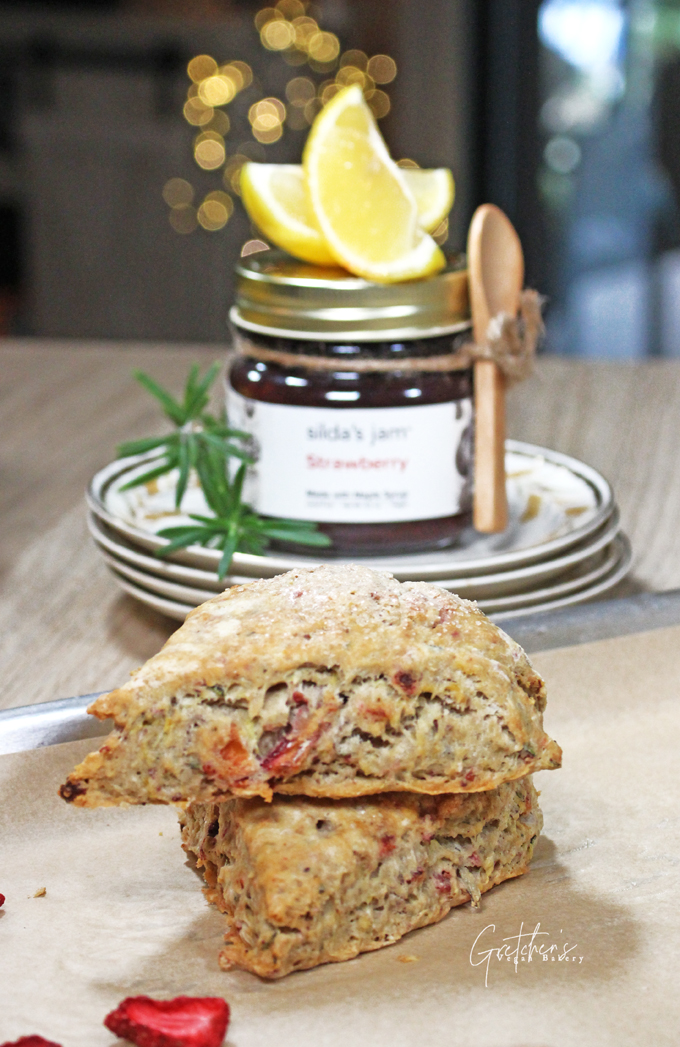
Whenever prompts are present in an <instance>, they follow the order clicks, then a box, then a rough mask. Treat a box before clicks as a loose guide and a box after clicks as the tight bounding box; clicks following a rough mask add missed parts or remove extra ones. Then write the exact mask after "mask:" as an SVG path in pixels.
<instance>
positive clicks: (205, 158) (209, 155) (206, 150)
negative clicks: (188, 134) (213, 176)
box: [194, 131, 227, 171]
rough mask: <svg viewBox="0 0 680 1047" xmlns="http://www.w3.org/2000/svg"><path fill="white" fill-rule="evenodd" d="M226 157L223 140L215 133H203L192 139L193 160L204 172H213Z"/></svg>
mask: <svg viewBox="0 0 680 1047" xmlns="http://www.w3.org/2000/svg"><path fill="white" fill-rule="evenodd" d="M226 156H227V150H226V147H225V144H224V139H223V137H222V135H221V134H218V133H217V131H203V132H202V133H201V134H199V135H196V138H195V139H194V160H195V161H196V163H197V164H198V166H199V167H202V168H203V170H204V171H215V170H216V169H217V168H218V167H221V166H222V164H223V163H224V161H225V159H226Z"/></svg>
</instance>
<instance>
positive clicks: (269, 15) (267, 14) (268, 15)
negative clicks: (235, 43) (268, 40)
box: [253, 7, 286, 33]
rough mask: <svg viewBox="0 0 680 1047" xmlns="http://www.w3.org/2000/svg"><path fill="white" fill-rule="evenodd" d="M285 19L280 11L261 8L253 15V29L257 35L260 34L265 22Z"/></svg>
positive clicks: (273, 8) (272, 8)
mask: <svg viewBox="0 0 680 1047" xmlns="http://www.w3.org/2000/svg"><path fill="white" fill-rule="evenodd" d="M285 17H286V16H285V15H284V14H283V13H282V12H281V11H277V10H276V8H275V7H262V8H260V10H259V11H258V12H257V14H256V15H255V18H254V19H253V21H254V22H255V28H256V29H257V31H258V33H261V32H262V29H263V28H264V26H265V25H266V24H267V22H271V21H273V20H274V19H276V18H281V19H284V18H285Z"/></svg>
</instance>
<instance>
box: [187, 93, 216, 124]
mask: <svg viewBox="0 0 680 1047" xmlns="http://www.w3.org/2000/svg"><path fill="white" fill-rule="evenodd" d="M183 113H184V119H185V120H186V121H187V123H189V124H191V125H192V126H193V127H203V126H204V125H205V124H209V123H210V121H211V120H212V118H213V116H214V114H215V110H214V109H213V108H212V106H209V105H206V104H205V103H204V102H202V101H201V99H200V98H189V99H187V101H186V102H185V103H184V109H183Z"/></svg>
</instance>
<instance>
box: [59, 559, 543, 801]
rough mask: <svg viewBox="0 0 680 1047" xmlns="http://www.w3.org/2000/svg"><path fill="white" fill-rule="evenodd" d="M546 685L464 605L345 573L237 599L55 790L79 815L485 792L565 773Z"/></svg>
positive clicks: (131, 693)
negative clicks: (107, 808)
mask: <svg viewBox="0 0 680 1047" xmlns="http://www.w3.org/2000/svg"><path fill="white" fill-rule="evenodd" d="M544 707H545V687H544V684H543V681H542V680H541V678H540V676H539V675H538V674H537V673H536V672H535V671H534V669H533V667H532V666H531V663H530V662H529V660H528V658H527V657H526V655H525V654H524V652H523V651H522V649H521V648H520V647H519V646H518V645H517V644H516V643H514V641H512V640H511V639H510V638H509V637H508V636H506V635H505V633H503V632H502V631H501V630H500V629H499V628H498V627H497V626H495V625H494V624H493V623H492V622H491V621H489V619H488V618H487V617H486V616H485V615H484V614H482V612H481V611H479V610H478V608H477V607H476V606H475V604H472V603H469V602H468V601H466V600H461V599H459V598H458V597H456V596H454V595H452V594H451V593H449V592H447V591H445V590H444V589H440V588H438V587H437V586H434V585H428V584H426V583H423V582H405V583H400V582H398V581H396V580H395V579H394V578H393V577H392V576H391V575H388V574H386V573H383V572H378V571H373V570H369V569H368V568H365V567H360V566H355V565H347V566H345V565H342V566H340V565H329V566H322V567H318V568H315V569H312V570H296V571H291V572H289V573H288V574H284V575H279V576H277V577H275V578H271V579H265V580H261V581H255V582H252V583H250V584H248V585H240V586H236V587H234V588H232V589H228V590H227V591H226V592H224V593H221V594H220V595H218V596H216V597H214V598H213V599H211V600H208V601H207V602H206V603H204V604H202V605H201V606H200V607H198V608H196V610H195V611H193V612H192V613H191V614H190V615H189V616H188V618H187V620H186V622H185V624H184V625H183V626H182V627H181V628H180V629H178V630H177V632H176V633H175V634H174V635H173V636H171V637H170V639H169V640H168V642H167V643H166V644H165V646H164V647H163V649H162V650H161V651H160V652H159V653H158V654H157V655H155V657H153V658H151V659H150V661H148V662H147V663H146V665H144V666H143V667H142V668H141V669H139V670H138V671H137V672H136V673H135V674H133V676H132V678H131V679H130V681H129V682H127V683H126V684H124V685H123V686H122V687H120V688H118V690H115V691H112V692H111V693H110V694H107V695H105V696H103V697H102V698H99V699H98V700H97V701H96V702H95V703H94V704H93V705H92V706H91V707H90V712H92V713H94V715H95V716H98V717H100V718H101V719H105V718H107V717H112V718H113V720H114V721H115V725H116V726H115V730H114V731H113V733H112V734H110V735H109V737H108V738H107V739H106V742H105V743H104V745H103V746H102V748H101V749H100V750H99V751H98V752H95V753H92V754H90V755H89V756H88V757H87V758H86V759H85V761H84V762H83V763H82V764H80V766H79V767H77V768H76V770H75V771H74V772H73V773H72V774H71V775H70V776H69V778H68V780H67V782H66V783H65V784H64V785H63V786H62V788H61V795H62V796H63V798H64V799H66V800H68V801H70V802H73V803H75V804H77V805H78V806H82V807H96V806H101V805H111V804H119V803H148V802H151V803H181V802H186V801H192V800H200V801H212V800H220V799H226V798H228V797H230V796H257V795H259V796H262V797H264V798H266V799H269V798H271V796H272V792H273V791H275V792H286V793H295V794H305V795H308V796H329V797H347V796H360V795H368V794H373V793H378V792H386V791H394V790H407V791H412V792H421V793H430V794H438V793H442V792H474V791H479V790H486V789H493V788H495V787H496V786H498V785H499V784H501V782H504V781H510V780H513V779H516V778H520V777H523V776H524V775H526V774H527V773H529V772H532V771H537V770H540V769H545V768H553V767H558V766H559V764H560V760H561V751H560V748H559V746H558V745H557V744H556V743H555V742H553V741H552V740H551V739H550V738H549V737H548V735H547V734H546V733H545V732H544V730H543V724H542V713H543V709H544Z"/></svg>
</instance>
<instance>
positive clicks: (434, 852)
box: [180, 778, 542, 978]
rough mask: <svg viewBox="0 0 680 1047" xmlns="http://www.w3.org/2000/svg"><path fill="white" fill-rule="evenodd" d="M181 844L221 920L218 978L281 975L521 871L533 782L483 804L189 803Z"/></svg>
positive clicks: (397, 929)
mask: <svg viewBox="0 0 680 1047" xmlns="http://www.w3.org/2000/svg"><path fill="white" fill-rule="evenodd" d="M180 821H181V822H182V823H183V832H182V845H183V847H184V848H185V850H187V851H188V852H190V853H192V854H193V855H195V857H196V859H197V862H198V865H199V867H202V869H203V873H204V876H205V879H206V882H207V884H208V887H207V889H206V895H207V897H208V899H209V900H210V901H211V902H214V903H215V905H217V907H218V908H219V909H221V911H222V912H224V913H226V914H227V916H228V930H227V934H226V938H225V941H226V945H225V948H224V950H223V952H222V954H221V956H220V963H221V965H222V966H223V967H225V968H227V969H228V968H229V967H233V966H235V967H243V968H245V969H246V970H249V971H253V972H254V973H255V974H259V975H261V976H263V977H266V978H280V977H281V976H282V975H284V974H288V973H290V972H291V971H300V970H304V969H306V968H308V967H314V966H316V965H317V964H320V963H329V962H333V961H338V960H349V959H351V958H352V957H353V956H356V955H357V954H358V953H360V952H366V951H367V950H370V949H380V948H381V947H382V946H384V945H391V944H392V943H393V942H395V941H397V940H398V939H399V938H401V937H402V935H404V934H406V933H407V932H408V931H412V930H414V929H415V928H416V927H424V926H425V925H426V924H428V923H434V922H435V921H436V920H440V919H441V918H442V917H443V916H445V915H446V914H447V913H448V912H449V910H450V909H451V908H452V907H453V906H454V905H461V904H462V903H463V902H466V901H468V900H469V899H470V898H472V899H473V901H474V902H479V898H480V896H481V895H482V894H483V893H484V892H485V891H488V890H489V889H490V888H491V887H493V886H494V885H495V884H497V883H500V882H501V881H503V880H507V879H509V878H510V877H512V876H519V875H521V874H522V873H523V872H525V871H526V868H527V865H528V863H529V860H530V858H531V854H532V851H533V846H534V842H535V840H536V837H537V835H538V834H539V832H540V831H541V826H542V817H541V812H540V810H539V808H538V802H537V796H536V791H535V789H534V788H533V785H532V784H531V779H530V778H524V779H522V780H520V781H517V782H511V783H507V784H505V785H501V786H499V787H498V789H494V790H492V791H490V792H485V793H473V794H469V795H457V796H451V795H449V796H436V797H434V796H416V795H414V794H412V793H411V794H409V793H387V794H383V795H382V796H375V797H366V798H361V799H354V800H318V799H309V798H306V797H283V796H277V797H275V798H274V802H273V803H269V804H268V803H265V802H264V801H263V800H260V799H251V800H229V801H227V802H225V803H221V804H190V805H189V807H188V808H187V810H186V811H185V812H184V813H183V814H182V815H181V816H180Z"/></svg>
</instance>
